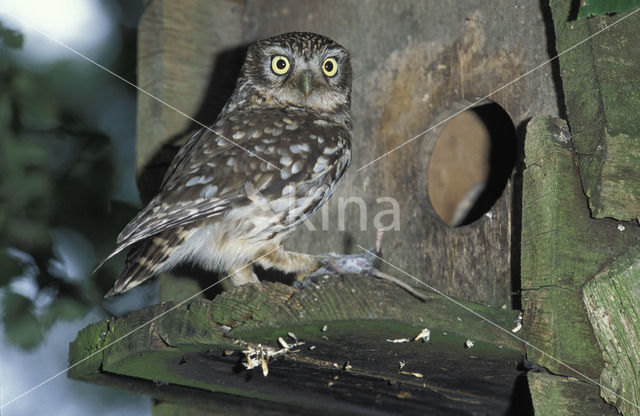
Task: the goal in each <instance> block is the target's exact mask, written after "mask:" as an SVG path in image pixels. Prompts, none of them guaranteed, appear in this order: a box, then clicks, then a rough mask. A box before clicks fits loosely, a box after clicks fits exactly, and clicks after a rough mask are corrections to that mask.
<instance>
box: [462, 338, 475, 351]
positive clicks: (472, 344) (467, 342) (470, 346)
mask: <svg viewBox="0 0 640 416" xmlns="http://www.w3.org/2000/svg"><path fill="white" fill-rule="evenodd" d="M474 345H475V343H474V342H473V341H471V340H470V339H468V340H466V341H465V342H464V347H465V348H467V349H468V348H473V346H474Z"/></svg>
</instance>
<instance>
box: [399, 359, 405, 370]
mask: <svg viewBox="0 0 640 416" xmlns="http://www.w3.org/2000/svg"><path fill="white" fill-rule="evenodd" d="M405 365H407V363H406V362H405V361H402V360H400V361H398V367H399V368H400V370H402V369H403V368H404V366H405Z"/></svg>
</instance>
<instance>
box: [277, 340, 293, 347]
mask: <svg viewBox="0 0 640 416" xmlns="http://www.w3.org/2000/svg"><path fill="white" fill-rule="evenodd" d="M278 344H280V346H281V347H282V348H286V349H291V347H290V346H289V344H287V341H285V340H284V338H282V337H278Z"/></svg>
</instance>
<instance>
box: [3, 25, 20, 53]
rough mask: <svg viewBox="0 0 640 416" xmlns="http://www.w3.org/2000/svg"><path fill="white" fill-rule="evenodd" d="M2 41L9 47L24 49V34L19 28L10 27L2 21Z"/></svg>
mask: <svg viewBox="0 0 640 416" xmlns="http://www.w3.org/2000/svg"><path fill="white" fill-rule="evenodd" d="M0 42H1V43H2V44H3V45H4V46H6V47H7V48H13V49H22V44H23V43H24V36H23V35H22V33H20V32H18V31H17V30H13V29H9V28H8V27H5V26H4V25H3V24H2V22H0Z"/></svg>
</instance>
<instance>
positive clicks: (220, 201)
mask: <svg viewBox="0 0 640 416" xmlns="http://www.w3.org/2000/svg"><path fill="white" fill-rule="evenodd" d="M213 130H214V131H215V132H218V133H219V134H216V133H213V132H211V131H210V130H201V131H200V132H198V133H196V134H195V135H194V136H192V137H191V138H190V139H189V141H188V142H187V143H185V145H184V147H183V148H182V149H181V150H180V151H179V153H178V154H177V155H176V157H175V158H174V161H173V162H172V163H171V165H170V167H169V170H168V173H167V175H166V176H165V178H164V181H163V185H162V188H161V190H160V193H159V194H158V195H157V196H156V197H155V198H154V199H153V200H152V201H151V202H150V203H149V204H148V205H147V206H146V207H145V208H144V209H143V210H142V211H141V212H140V213H139V214H138V215H137V216H136V217H135V218H134V219H133V220H132V221H131V222H130V223H129V224H128V225H127V226H126V227H125V229H124V230H123V231H122V232H121V233H120V235H119V236H118V240H117V244H118V246H117V248H116V249H115V251H114V252H113V253H112V254H111V255H110V256H109V257H108V258H107V259H105V261H107V260H108V259H110V258H111V257H113V256H114V255H116V254H117V253H119V252H121V251H122V250H124V249H125V248H127V247H129V246H131V245H132V244H135V243H137V242H139V241H141V240H144V239H146V238H149V237H151V236H154V235H156V234H158V233H160V232H163V231H165V230H168V229H170V228H174V227H178V226H181V225H185V224H189V223H193V222H195V221H199V220H203V219H210V218H213V217H216V216H220V215H222V214H224V213H226V212H227V211H228V210H229V209H231V208H233V207H238V206H242V205H247V204H250V203H252V200H253V197H252V196H251V195H248V193H249V191H248V190H247V186H246V185H247V183H250V184H251V186H250V189H251V192H255V191H259V192H260V194H261V195H262V196H264V197H265V198H266V199H267V200H273V199H275V198H280V197H282V196H283V194H285V193H286V188H287V186H289V185H290V184H293V183H298V184H302V185H303V186H301V187H300V186H299V187H298V188H297V189H296V191H297V193H300V192H303V193H304V191H305V189H304V184H308V185H309V187H310V188H311V187H312V184H313V183H316V182H318V181H319V180H320V181H322V182H324V181H327V180H328V178H325V176H335V175H336V174H338V173H336V167H337V170H339V176H341V175H342V173H343V172H344V169H345V168H346V166H345V163H346V164H348V159H347V160H346V162H345V161H344V160H342V159H341V160H342V161H339V160H338V159H339V158H340V157H343V155H342V151H337V150H336V149H337V148H338V147H340V146H343V145H344V143H345V142H346V143H347V146H348V144H349V143H348V137H349V133H348V131H347V130H346V129H344V128H341V127H337V126H336V125H335V124H332V123H329V122H324V123H318V122H317V118H316V117H312V116H310V115H309V113H308V112H302V111H298V112H296V111H294V110H291V109H287V110H284V109H283V110H281V111H278V110H273V109H272V110H269V111H251V112H250V113H247V114H244V112H236V113H233V114H230V115H228V116H227V117H223V118H221V119H220V120H219V121H218V122H217V123H216V124H215V125H214V126H213ZM310 131H313V132H314V134H311V133H309V132H310ZM227 138H228V139H227ZM230 140H233V142H234V143H235V144H237V146H236V145H234V144H232V143H230ZM339 142H340V144H339ZM239 146H241V147H239ZM247 150H248V151H247ZM276 166H279V167H280V168H281V170H280V171H278V170H277V168H276ZM297 196H299V195H297ZM327 197H328V195H327ZM103 263H104V262H103Z"/></svg>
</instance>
